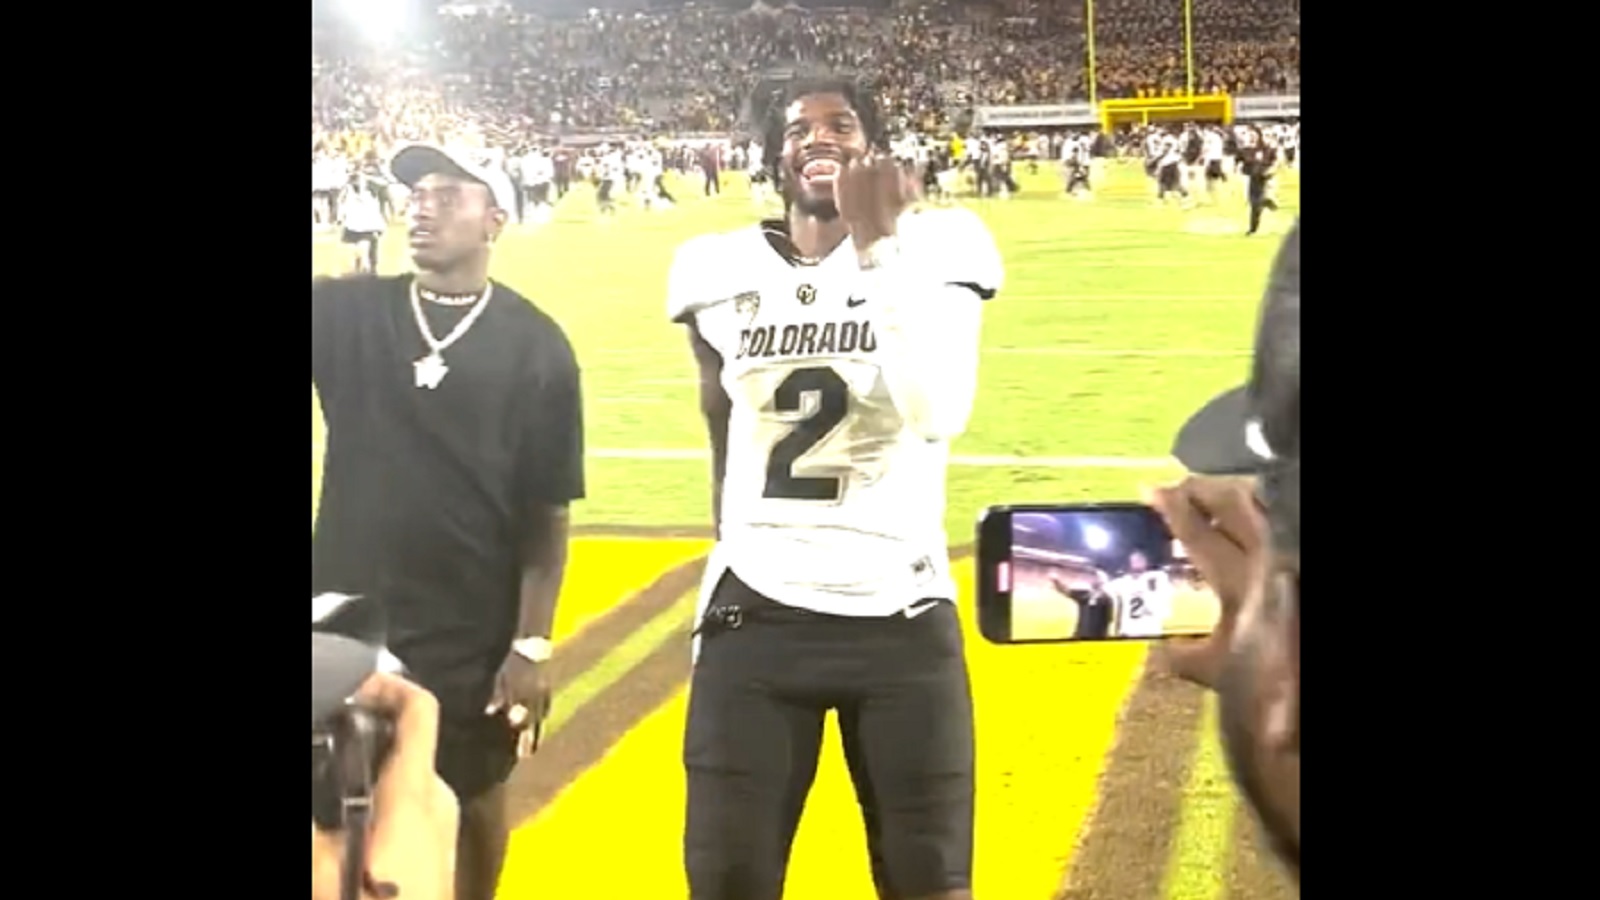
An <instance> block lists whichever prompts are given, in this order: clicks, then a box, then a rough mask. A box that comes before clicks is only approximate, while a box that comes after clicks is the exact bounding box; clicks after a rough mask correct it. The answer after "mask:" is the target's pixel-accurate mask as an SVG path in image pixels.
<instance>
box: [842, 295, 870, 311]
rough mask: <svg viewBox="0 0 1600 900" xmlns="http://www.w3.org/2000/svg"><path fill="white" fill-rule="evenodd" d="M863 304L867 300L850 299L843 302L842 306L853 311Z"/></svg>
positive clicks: (863, 298)
mask: <svg viewBox="0 0 1600 900" xmlns="http://www.w3.org/2000/svg"><path fill="white" fill-rule="evenodd" d="M865 302H867V298H865V297H851V298H850V299H848V300H846V301H844V305H845V306H848V307H850V308H851V309H855V308H856V307H858V306H860V305H861V304H863V303H865Z"/></svg>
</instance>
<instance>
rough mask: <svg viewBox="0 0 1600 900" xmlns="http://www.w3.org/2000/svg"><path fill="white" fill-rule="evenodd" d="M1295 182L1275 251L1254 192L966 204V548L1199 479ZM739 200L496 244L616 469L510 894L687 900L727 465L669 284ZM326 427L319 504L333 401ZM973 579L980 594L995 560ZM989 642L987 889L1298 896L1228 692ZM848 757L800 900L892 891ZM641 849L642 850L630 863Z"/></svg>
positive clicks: (629, 209) (738, 208) (572, 600)
mask: <svg viewBox="0 0 1600 900" xmlns="http://www.w3.org/2000/svg"><path fill="white" fill-rule="evenodd" d="M696 180H697V179H696ZM1278 180H1279V182H1280V183H1279V185H1278V200H1279V203H1280V205H1281V206H1282V210H1281V211H1280V212H1278V213H1275V214H1272V213H1269V219H1268V223H1267V226H1266V229H1265V232H1266V233H1264V234H1262V235H1257V236H1254V237H1245V236H1244V235H1243V226H1244V220H1245V208H1244V203H1243V200H1242V198H1240V197H1239V196H1237V195H1230V196H1227V197H1225V198H1224V199H1223V200H1222V201H1221V202H1219V203H1218V204H1217V205H1215V206H1210V205H1205V204H1201V205H1199V206H1197V207H1196V208H1194V209H1192V210H1182V209H1178V208H1176V207H1161V206H1158V205H1157V204H1156V203H1155V201H1154V197H1153V193H1152V190H1151V185H1150V182H1149V180H1148V179H1147V178H1145V177H1144V175H1143V173H1142V172H1141V171H1140V170H1139V169H1138V168H1137V166H1134V165H1131V164H1123V165H1115V166H1113V168H1112V169H1111V171H1110V172H1109V173H1108V174H1107V175H1106V176H1105V177H1104V178H1103V179H1102V181H1103V182H1104V183H1103V184H1102V185H1100V186H1099V187H1100V190H1099V192H1098V193H1097V195H1096V196H1095V198H1094V199H1093V200H1090V201H1079V200H1072V199H1066V198H1063V197H1061V196H1060V193H1059V180H1058V178H1057V177H1056V176H1055V174H1054V172H1053V171H1052V168H1051V167H1046V168H1045V169H1044V171H1042V172H1041V173H1039V174H1037V175H1028V174H1024V175H1023V177H1022V183H1023V191H1022V193H1021V194H1019V195H1018V196H1016V197H1013V198H1010V199H1005V200H993V201H977V200H968V201H963V202H964V203H966V204H967V205H968V206H970V207H971V208H973V209H974V210H976V211H977V212H979V213H980V215H982V216H983V218H984V219H985V220H986V221H987V222H988V224H989V227H990V228H991V230H992V231H993V233H994V235H995V237H996V239H997V241H998V243H999V246H1000V248H1001V251H1002V254H1003V256H1004V259H1005V263H1006V270H1007V284H1006V288H1005V290H1004V291H1003V292H1002V293H1001V295H1000V296H999V297H998V298H997V299H996V300H994V301H993V302H992V303H990V304H988V305H987V308H986V318H985V324H984V337H983V348H984V353H983V359H982V371H981V375H980V383H981V387H980V393H979V400H978V404H977V409H976V412H975V414H974V416H973V419H972V422H971V425H970V427H969V430H968V432H967V434H966V435H965V436H964V437H962V438H961V439H960V440H959V441H958V442H957V443H956V445H955V449H954V453H955V456H956V458H955V460H954V463H953V465H952V468H951V472H950V494H949V496H950V505H949V511H948V515H947V518H946V522H947V527H948V529H949V532H950V539H951V542H952V544H953V545H957V546H959V545H962V544H966V543H969V542H970V541H971V539H972V529H973V525H974V523H975V521H976V520H977V517H978V515H979V513H980V511H981V510H982V509H983V508H984V507H985V506H988V505H990V504H998V503H1016V502H1046V501H1070V500H1111V499H1135V498H1137V496H1138V489H1139V487H1140V486H1141V485H1144V484H1157V483H1160V482H1162V481H1164V480H1169V479H1172V478H1174V477H1175V476H1177V475H1178V474H1179V473H1178V470H1177V469H1176V468H1174V467H1173V465H1172V464H1171V462H1170V460H1169V459H1168V458H1167V452H1168V450H1169V448H1170V444H1171V439H1172V435H1173V434H1174V432H1175V430H1176V429H1177V427H1178V426H1179V425H1180V424H1181V423H1182V421H1183V419H1184V417H1185V415H1186V414H1187V413H1189V412H1190V411H1192V410H1193V409H1195V408H1196V407H1197V406H1198V405H1199V404H1201V403H1202V402H1204V401H1205V400H1206V399H1207V398H1209V397H1210V396H1211V395H1213V394H1214V393H1216V392H1217V391H1219V390H1221V389H1223V388H1225V387H1228V386H1230V385H1233V384H1236V383H1238V382H1240V381H1241V380H1242V379H1243V378H1244V377H1245V375H1246V371H1247V366H1248V350H1249V342H1250V335H1251V331H1252V327H1253V324H1254V317H1255V312H1256V306H1257V302H1258V300H1259V298H1260V295H1261V291H1262V288H1263V286H1264V284H1265V277H1266V273H1267V269H1268V267H1269V264H1270V261H1271V257H1272V255H1273V253H1274V251H1275V250H1276V248H1277V245H1278V235H1281V234H1282V233H1283V232H1284V231H1285V230H1287V228H1288V226H1289V224H1290V222H1291V221H1292V218H1293V217H1294V216H1295V215H1296V214H1297V209H1298V203H1299V196H1298V194H1299V191H1298V177H1297V175H1296V173H1293V172H1287V173H1284V174H1283V175H1280V176H1279V179H1278ZM727 182H728V189H727V191H726V193H725V194H724V195H723V196H722V197H720V198H712V199H707V198H704V197H700V196H697V195H696V194H695V193H693V192H692V191H691V190H690V187H691V179H688V178H684V179H681V180H680V181H678V182H677V183H675V184H674V185H673V187H674V189H675V192H677V193H678V194H679V199H680V201H681V202H680V204H679V205H678V206H676V207H675V208H672V209H669V210H665V211H655V212H647V211H645V210H642V209H640V208H638V207H637V206H636V205H631V204H625V205H624V207H623V209H622V211H621V213H620V214H619V215H618V216H617V217H616V218H615V219H612V220H602V219H601V218H600V217H599V216H597V215H596V213H595V211H594V206H593V201H592V195H591V194H590V193H589V192H588V191H587V189H583V188H580V189H579V190H578V191H577V192H575V193H574V194H573V195H571V196H569V197H568V198H566V199H565V200H564V201H563V202H562V203H561V204H560V205H559V206H558V208H557V211H556V215H555V217H554V219H553V220H552V221H551V222H549V223H547V224H544V225H541V226H538V227H533V226H516V227H513V228H512V229H511V230H510V231H509V233H508V234H507V235H506V236H505V238H503V239H502V241H501V243H500V245H499V247H498V248H497V250H496V252H495V266H494V271H493V274H494V276H495V277H496V278H498V279H500V280H502V281H504V282H506V283H509V284H511V285H512V286H514V287H516V288H517V289H518V290H519V291H521V292H522V293H523V294H525V295H526V296H528V297H530V298H532V299H533V300H534V302H536V303H537V304H539V305H540V306H541V307H543V308H544V309H545V310H547V311H548V312H550V313H551V314H552V315H553V316H554V317H555V318H556V319H557V320H558V321H560V322H561V324H562V325H563V327H564V328H565V329H566V331H567V333H568V335H569V337H570V338H571V340H572V343H573V345H574V346H575V348H576V350H577V353H578V357H579V361H580V363H581V365H582V367H583V371H584V380H585V382H584V387H585V394H586V396H585V415H586V419H587V431H588V434H587V442H588V447H589V450H590V456H591V458H590V461H589V464H588V479H589V499H587V500H585V501H583V502H582V503H581V504H579V505H578V506H577V507H576V508H575V512H574V519H575V521H576V522H577V523H578V524H579V525H580V526H581V534H580V536H579V537H578V538H576V539H575V542H574V552H573V562H572V564H571V570H570V572H569V577H568V589H567V591H566V592H565V593H564V596H563V601H562V611H561V616H560V620H559V621H558V624H557V639H558V643H559V644H560V645H561V646H562V648H563V650H562V651H561V652H562V653H563V654H565V657H564V659H565V662H564V663H563V667H561V668H559V671H558V678H557V683H558V686H559V688H560V692H559V693H558V695H557V711H556V714H555V715H556V719H555V720H554V722H553V724H554V726H555V727H554V728H553V734H552V737H551V739H550V740H549V742H548V743H547V745H546V749H545V750H543V751H541V753H540V754H539V755H538V756H536V757H535V758H534V759H532V760H530V761H528V762H526V763H524V765H523V766H522V767H521V769H519V772H518V773H517V775H516V776H515V777H514V779H513V789H514V791H515V792H517V793H519V794H520V795H522V796H523V798H524V799H523V801H522V802H521V803H520V804H518V805H517V807H516V808H517V811H518V818H519V820H520V821H521V822H522V823H523V824H522V826H521V828H519V830H518V832H517V834H516V835H515V836H514V838H513V848H512V849H513V852H512V858H511V861H510V862H509V863H508V866H507V872H506V876H505V882H504V884H503V890H502V895H503V896H506V897H522V896H541V897H544V896H554V897H580V896H581V897H613V896H616V897H623V896H630V897H632V896H644V897H652V898H654V897H666V898H670V897H682V896H685V892H684V889H683V887H682V876H681V873H680V872H679V871H678V866H677V852H678V844H677V840H678V837H679V834H680V830H681V825H682V810H681V806H682V799H681V793H682V775H681V771H680V767H679V766H678V764H677V757H676V753H677V748H676V746H675V744H674V741H675V740H676V738H677V736H678V734H679V732H680V729H681V724H682V704H683V683H684V679H685V678H686V675H687V649H686V646H685V645H684V632H685V630H686V628H687V624H688V623H687V620H688V616H689V613H688V602H689V599H690V597H691V595H692V591H693V587H694V578H695V577H696V575H697V573H698V569H697V568H696V561H697V560H699V559H701V558H702V557H703V554H704V552H705V549H706V542H705V540H704V536H703V531H704V529H705V527H706V526H707V525H708V524H709V511H708V506H709V494H708V483H707V475H708V462H707V459H706V456H705V453H704V446H705V440H704V436H703V435H704V432H703V427H702V424H701V420H700V416H699V412H698V408H697V404H696V397H695V372H694V368H693V362H692V360H691V358H690V355H689V352H688V348H687V345H686V343H685V339H684V336H683V334H682V333H681V330H680V329H679V328H678V327H676V326H673V325H671V324H670V323H668V322H667V321H666V319H665V315H664V306H663V304H664V299H663V292H664V288H665V277H666V270H667V266H668V263H669V261H670V259H671V255H672V252H673V250H674V248H675V247H676V246H677V245H678V244H679V243H680V242H681V241H683V240H685V239H687V238H688V237H691V236H693V235H696V234H699V233H703V232H707V231H714V230H722V229H730V228H736V227H739V226H741V225H744V224H748V223H749V222H750V221H752V219H753V218H755V217H756V215H757V214H758V212H760V211H758V209H757V208H756V207H755V205H754V204H753V203H752V202H751V201H750V199H749V198H748V196H747V195H746V194H745V192H744V191H743V190H742V182H743V178H742V176H737V175H733V176H729V177H728V178H727ZM384 251H385V254H386V256H387V259H386V260H385V263H384V266H383V267H382V268H383V269H384V270H385V271H394V272H399V271H404V269H405V267H406V262H407V261H406V259H405V243H404V236H403V229H400V228H397V229H396V230H395V233H394V234H392V235H391V236H390V238H389V239H388V242H387V243H386V245H385V247H384ZM312 255H313V266H314V270H315V271H316V272H319V273H330V272H338V271H342V270H344V269H345V268H346V267H347V266H348V260H347V255H346V253H345V248H344V247H342V246H340V245H339V244H337V243H336V242H334V241H333V240H331V239H330V238H315V237H314V239H313V254H312ZM312 429H313V440H312V444H313V446H312V471H313V475H312V482H313V508H314V507H315V495H316V490H317V482H318V479H319V477H320V475H319V469H320V446H321V443H320V437H321V436H320V420H319V418H318V417H317V415H316V414H315V408H314V411H313V424H312ZM668 529H671V531H670V532H669V531H668ZM958 571H960V572H962V573H964V574H963V577H964V578H966V579H967V580H969V581H970V579H971V575H970V573H971V568H970V563H969V562H968V563H963V564H961V566H960V567H959V568H958ZM962 602H963V613H964V615H965V616H966V617H967V618H968V619H969V620H970V615H969V614H968V609H969V607H968V603H969V598H968V597H967V596H963V598H962ZM969 624H970V622H969ZM968 647H969V656H970V657H971V665H972V668H973V679H974V685H975V692H976V696H977V705H978V716H979V746H980V751H979V754H980V773H979V828H978V831H979V838H978V852H977V864H976V878H977V884H976V888H977V894H978V896H979V897H984V898H991V900H993V898H1004V900H1011V898H1017V900H1034V898H1038V900H1043V898H1046V897H1051V896H1070V897H1082V898H1087V897H1106V898H1117V900H1129V898H1139V897H1158V896H1160V897H1180V898H1185V900H1188V898H1195V900H1199V898H1207V900H1209V898H1212V897H1221V896H1237V897H1277V896H1286V894H1284V893H1283V892H1284V890H1285V889H1284V887H1283V885H1282V884H1281V882H1280V881H1279V880H1278V878H1277V876H1276V875H1275V873H1274V872H1273V871H1272V869H1271V867H1270V865H1267V864H1264V863H1263V862H1262V861H1261V859H1260V858H1259V857H1258V854H1257V852H1256V849H1255V846H1254V840H1253V835H1252V833H1251V830H1250V827H1249V823H1248V817H1247V816H1246V815H1242V814H1241V813H1240V811H1239V810H1238V808H1237V806H1236V804H1235V802H1234V799H1233V796H1232V793H1231V789H1230V788H1229V786H1228V785H1227V783H1226V777H1225V773H1224V772H1223V769H1222V768H1221V764H1220V761H1219V760H1220V757H1219V756H1218V754H1217V750H1216V747H1215V741H1214V740H1213V739H1212V738H1211V736H1210V725H1209V723H1210V721H1211V718H1210V717H1211V716H1212V715H1213V713H1212V711H1211V709H1210V707H1209V705H1208V701H1207V700H1206V699H1205V698H1204V697H1202V696H1201V695H1200V694H1199V692H1197V691H1194V690H1192V689H1190V688H1188V687H1187V686H1185V685H1180V684H1175V683H1173V682H1171V681H1170V679H1165V678H1164V676H1162V675H1161V674H1160V673H1159V672H1158V671H1156V670H1155V669H1154V668H1152V667H1146V665H1145V662H1146V649H1147V648H1146V647H1144V646H1142V645H1130V644H1122V645H1099V646H1072V647H1066V646H1060V647H1026V648H996V647H993V646H990V645H986V644H984V643H983V642H982V640H981V638H979V637H977V636H976V633H975V631H973V630H971V629H969V636H968ZM558 659H562V657H558ZM837 756H838V754H837V750H836V748H835V749H834V750H831V751H830V754H829V758H828V759H825V761H824V766H823V770H822V772H821V773H819V776H818V782H817V786H816V787H815V788H814V790H813V795H812V800H811V804H810V806H809V807H808V810H807V814H806V819H805V821H804V822H803V823H802V827H801V834H800V836H799V837H798V838H797V844H796V849H795V854H794V861H793V864H792V874H791V879H790V889H789V893H788V897H789V900H856V898H861V900H867V898H869V897H871V891H870V885H868V884H867V881H866V877H865V873H864V866H865V862H864V851H862V850H861V849H860V846H859V845H860V837H859V830H860V826H859V822H858V817H857V816H856V815H855V813H854V811H853V809H852V808H851V799H850V796H849V788H848V781H847V779H846V778H845V776H844V775H843V774H842V766H840V765H839V763H838V760H837V758H836V757H837ZM619 828H625V829H628V830H630V835H631V836H630V837H629V840H628V842H627V847H628V850H627V852H626V853H625V854H623V855H622V856H620V857H619V856H618V855H617V850H618V847H619V845H617V844H615V843H612V842H613V841H615V840H616V834H617V830H618V829H619ZM608 847H609V848H610V849H609V850H608V849H607V848H608ZM624 860H625V861H626V864H623V863H622V861H624Z"/></svg>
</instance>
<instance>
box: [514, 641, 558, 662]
mask: <svg viewBox="0 0 1600 900" xmlns="http://www.w3.org/2000/svg"><path fill="white" fill-rule="evenodd" d="M511 652H513V653H515V654H517V655H518V656H520V657H522V658H523V659H525V660H527V661H528V662H532V663H542V662H549V661H550V657H552V656H554V655H555V653H556V645H555V644H552V643H550V639H549V638H542V637H528V638H522V639H521V640H516V641H512V642H511Z"/></svg>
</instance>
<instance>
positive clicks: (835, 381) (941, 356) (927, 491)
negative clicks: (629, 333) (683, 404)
mask: <svg viewBox="0 0 1600 900" xmlns="http://www.w3.org/2000/svg"><path fill="white" fill-rule="evenodd" d="M898 231H899V244H900V247H901V251H900V253H901V256H900V258H899V259H897V260H895V261H893V262H892V263H890V264H889V265H887V266H885V267H884V268H881V269H878V270H876V271H872V272H864V271H863V270H862V269H861V268H860V265H859V262H858V261H857V258H856V253H855V248H854V245H853V244H852V243H851V242H850V241H849V240H848V239H847V240H845V241H844V242H843V244H841V245H840V247H839V248H838V249H837V250H835V251H834V253H833V254H832V255H830V256H829V257H827V258H826V259H824V260H822V261H820V262H819V263H818V264H816V265H810V266H806V265H794V264H791V263H790V262H789V261H787V260H786V259H784V258H783V257H782V256H781V255H780V254H779V253H778V252H777V251H776V250H774V249H773V248H772V246H771V245H770V244H769V243H768V241H767V238H766V235H765V234H764V233H763V230H762V228H761V227H759V226H753V227H750V228H745V229H742V230H739V231H735V232H730V233H726V234H718V235H710V236H706V237H701V238H696V239H694V240H691V241H689V242H688V243H686V244H685V245H683V246H682V247H681V248H679V250H678V254H677V257H676V259H675V260H674V261H673V266H672V273H671V275H670V276H669V284H668V312H669V315H670V316H671V317H672V318H673V320H675V321H678V322H683V323H692V324H693V325H694V326H695V327H696V329H698V331H699V333H700V336H701V337H702V338H703V339H704V340H705V341H706V343H708V344H709V345H710V346H711V347H712V348H714V349H715V350H716V351H717V352H718V353H719V354H720V355H721V357H722V385H723V388H724V389H725V390H726V391H727V394H728V397H729V398H730V400H731V402H732V412H731V415H730V418H729V423H728V458H727V471H726V474H725V476H724V479H723V484H722V509H721V519H722V523H721V526H722V527H721V535H720V537H719V541H718V545H717V548H716V550H715V551H714V552H713V554H712V558H711V563H710V564H709V565H708V566H707V569H706V585H705V589H704V590H702V592H701V602H702V604H704V603H705V602H707V601H708V599H709V595H710V592H711V588H713V587H714V586H715V584H716V582H717V580H718V579H720V578H721V576H722V573H723V570H724V569H725V568H732V569H733V570H734V571H735V572H737V573H738V576H739V578H740V579H742V580H743V581H744V582H745V583H746V584H748V585H750V586H751V587H752V588H754V589H755V590H757V591H759V592H761V593H762V594H764V595H766V596H768V597H771V598H772V599H773V600H776V601H778V602H780V603H784V604H787V605H791V606H797V607H801V608H805V609H810V610H814V611H817V612H823V613H829V614H834V615H847V616H886V615H892V614H894V613H896V612H898V611H900V610H903V609H905V608H907V607H908V606H910V605H912V604H914V603H916V602H918V601H920V600H923V599H927V598H949V599H952V600H953V599H954V598H955V584H954V582H953V581H952V580H951V577H950V565H949V558H948V551H947V546H948V540H947V537H946V535H945V531H944V513H945V474H946V467H947V465H948V461H949V453H950V443H949V442H950V440H951V439H953V438H954V437H955V436H956V435H957V434H959V433H960V432H961V431H962V430H963V429H964V428H965V427H966V419H967V416H968V415H969V414H970V412H971V407H972V398H973V396H974V395H975V392H976V387H977V362H978V342H979V326H980V324H981V318H982V308H981V307H982V299H986V298H987V297H991V296H993V294H994V293H995V292H998V291H999V289H1000V287H1001V281H1002V277H1003V274H1002V267H1001V263H1000V254H999V251H998V250H997V249H996V247H995V244H994V239H993V237H992V236H991V235H990V234H989V230H988V228H987V226H985V225H984V224H983V221H982V220H981V219H979V218H978V217H977V216H976V215H974V214H973V213H972V212H970V211H968V210H965V209H959V208H957V209H929V210H918V211H913V212H908V213H907V214H906V215H905V216H903V217H902V218H901V220H900V223H899V228H898Z"/></svg>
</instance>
